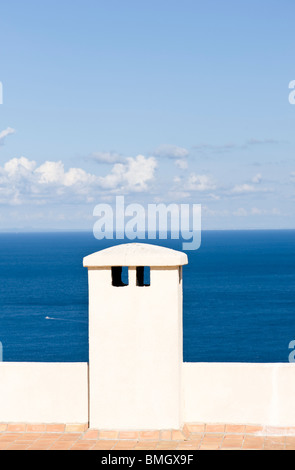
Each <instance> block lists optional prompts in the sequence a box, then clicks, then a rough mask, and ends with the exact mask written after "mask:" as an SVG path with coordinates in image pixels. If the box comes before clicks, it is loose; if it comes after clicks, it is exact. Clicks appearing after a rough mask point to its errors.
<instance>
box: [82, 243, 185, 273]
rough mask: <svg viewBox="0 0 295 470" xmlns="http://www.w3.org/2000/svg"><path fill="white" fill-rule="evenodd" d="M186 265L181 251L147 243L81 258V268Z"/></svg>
mask: <svg viewBox="0 0 295 470" xmlns="http://www.w3.org/2000/svg"><path fill="white" fill-rule="evenodd" d="M187 263H188V259H187V255H186V254H185V253H183V252H181V251H176V250H173V249H171V248H166V247H162V246H158V245H151V244H148V243H123V244H120V245H115V246H112V247H110V248H105V249H104V250H100V251H97V252H96V253H92V254H91V255H88V256H85V258H83V266H84V267H87V268H90V267H99V266H182V265H184V264H187Z"/></svg>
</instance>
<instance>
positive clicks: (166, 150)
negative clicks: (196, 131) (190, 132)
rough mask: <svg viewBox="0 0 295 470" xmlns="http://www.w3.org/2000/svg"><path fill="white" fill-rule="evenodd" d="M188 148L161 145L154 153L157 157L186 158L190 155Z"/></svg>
mask: <svg viewBox="0 0 295 470" xmlns="http://www.w3.org/2000/svg"><path fill="white" fill-rule="evenodd" d="M188 154H189V152H188V150H187V149H185V148H184V147H178V146H177V145H169V144H165V145H160V146H159V147H157V148H156V149H155V151H154V155H156V156H157V157H168V158H176V159H178V160H179V159H180V158H186V157H188Z"/></svg>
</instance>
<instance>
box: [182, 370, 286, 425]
mask: <svg viewBox="0 0 295 470" xmlns="http://www.w3.org/2000/svg"><path fill="white" fill-rule="evenodd" d="M182 379H183V384H182V385H183V402H184V421H185V422H205V423H233V424H260V425H270V426H295V407H294V397H295V364H293V363H286V364H283V363H277V364H267V363H263V364H262V363H261V364H257V363H256V364H251V363H184V364H183V377H182Z"/></svg>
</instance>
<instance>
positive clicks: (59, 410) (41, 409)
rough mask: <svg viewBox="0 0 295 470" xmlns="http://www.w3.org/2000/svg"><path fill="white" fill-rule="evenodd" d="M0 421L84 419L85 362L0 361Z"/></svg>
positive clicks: (86, 416)
mask: <svg viewBox="0 0 295 470" xmlns="http://www.w3.org/2000/svg"><path fill="white" fill-rule="evenodd" d="M0 422H18V423H20V422H28V423H81V424H84V423H87V422H88V364H87V363H44V362H43V363H41V362H40V363H39V362H0Z"/></svg>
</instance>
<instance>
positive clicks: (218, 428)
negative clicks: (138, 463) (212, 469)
mask: <svg viewBox="0 0 295 470" xmlns="http://www.w3.org/2000/svg"><path fill="white" fill-rule="evenodd" d="M140 449H141V450H219V449H228V450H230V449H232V450H240V449H241V450H247V449H248V450H251V449H253V450H295V427H294V428H293V427H289V428H275V427H269V426H268V427H267V426H266V427H263V426H251V425H236V424H234V425H233V424H202V423H194V424H186V425H185V426H184V427H183V429H182V430H168V431H167V430H155V431H127V430H126V431H115V430H114V431H104V430H97V429H89V428H88V425H87V424H85V425H81V424H65V425H63V424H26V423H0V450H140Z"/></svg>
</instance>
